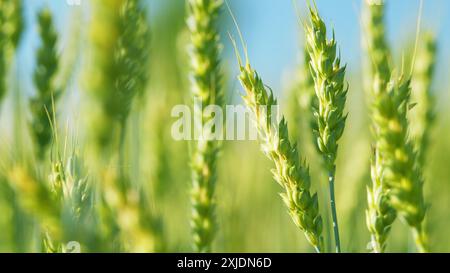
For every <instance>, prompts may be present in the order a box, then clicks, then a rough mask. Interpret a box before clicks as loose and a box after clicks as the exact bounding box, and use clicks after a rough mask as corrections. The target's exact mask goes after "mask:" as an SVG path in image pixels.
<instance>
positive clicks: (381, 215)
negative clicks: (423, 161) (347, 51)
mask: <svg viewBox="0 0 450 273" xmlns="http://www.w3.org/2000/svg"><path fill="white" fill-rule="evenodd" d="M384 10H385V6H384V2H383V1H375V0H366V1H365V7H364V12H365V16H364V28H365V29H364V33H365V43H364V44H365V46H366V48H365V49H366V52H367V54H368V56H369V58H370V62H369V63H370V65H369V67H368V68H369V69H368V71H367V72H368V73H366V80H367V82H368V86H367V88H368V91H369V92H368V97H369V100H368V101H369V105H370V107H369V108H370V116H371V119H372V131H373V138H374V140H375V142H376V141H377V139H379V134H380V133H379V132H380V126H381V125H380V124H378V123H377V120H375V119H374V115H375V113H374V112H375V110H374V105H373V104H374V101H376V100H377V98H378V94H379V93H380V92H381V91H380V90H381V89H384V88H386V85H387V84H388V82H389V80H390V78H391V68H390V63H389V62H390V50H389V47H388V45H387V42H386V38H385V26H384ZM375 78H377V79H378V84H377V85H376V86H375V85H374V80H375ZM376 88H377V89H379V90H375V89H376ZM375 146H376V144H375ZM371 168H372V171H371V174H372V186H371V187H368V188H367V194H368V195H367V197H368V209H367V210H366V224H367V227H368V229H369V232H370V233H371V246H372V248H373V249H372V250H373V251H374V252H384V250H385V248H386V240H387V238H388V236H389V232H390V230H391V225H392V223H393V222H394V221H395V219H396V211H395V209H393V208H389V206H391V205H390V200H389V199H390V197H389V195H388V190H387V187H386V186H385V185H384V184H383V183H384V182H383V179H382V178H383V173H384V169H385V164H384V162H383V161H382V159H381V158H380V153H379V151H378V147H375V153H374V156H373V158H372V167H371Z"/></svg>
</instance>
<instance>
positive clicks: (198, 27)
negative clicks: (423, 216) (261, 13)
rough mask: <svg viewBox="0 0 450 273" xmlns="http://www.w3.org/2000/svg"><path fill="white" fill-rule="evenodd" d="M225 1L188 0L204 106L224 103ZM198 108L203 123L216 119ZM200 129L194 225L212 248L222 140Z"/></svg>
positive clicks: (198, 242)
mask: <svg viewBox="0 0 450 273" xmlns="http://www.w3.org/2000/svg"><path fill="white" fill-rule="evenodd" d="M222 4H223V1H222V0H190V1H188V12H189V17H188V19H187V25H188V28H189V31H190V42H191V46H190V58H191V62H190V63H191V92H192V95H193V97H194V100H195V101H197V102H199V103H201V105H202V107H207V106H208V105H222V104H223V102H222V100H223V98H222V97H223V95H222V92H221V77H222V76H221V73H220V59H219V54H220V47H221V45H220V43H219V34H218V30H217V19H218V15H219V12H220V9H221V7H222ZM203 109H204V108H203ZM196 112H198V116H196V117H195V119H196V120H198V121H199V122H201V124H205V122H208V121H209V120H211V119H213V117H211V116H207V115H206V113H205V112H203V111H196ZM199 130H200V131H199V132H198V134H199V135H201V136H202V138H201V139H200V140H199V141H197V143H196V144H195V148H194V151H193V154H192V158H191V167H192V191H191V202H192V206H193V208H192V217H191V226H192V232H193V237H194V246H195V248H196V250H197V251H199V252H209V251H211V244H212V242H213V240H214V235H215V232H216V222H215V219H214V217H215V215H214V214H215V200H214V199H215V197H214V192H215V184H216V180H217V170H216V164H217V156H218V153H219V150H220V143H218V142H217V141H211V140H209V135H210V134H212V133H213V132H208V131H206V130H203V129H202V128H200V129H199Z"/></svg>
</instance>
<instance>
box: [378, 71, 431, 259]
mask: <svg viewBox="0 0 450 273" xmlns="http://www.w3.org/2000/svg"><path fill="white" fill-rule="evenodd" d="M377 82H379V80H378V81H377V78H375V84H376V86H380V85H379V84H378V85H377ZM376 90H379V91H380V93H379V94H378V96H377V98H376V100H375V101H374V120H375V122H376V123H377V124H378V137H377V149H378V152H379V153H380V158H381V164H382V165H383V177H382V183H383V185H384V186H385V187H386V188H387V189H388V190H389V193H388V195H389V199H390V203H391V204H392V206H393V207H394V208H395V209H396V210H397V213H398V215H399V217H400V218H402V219H403V220H404V221H405V222H406V223H408V225H409V226H410V227H411V228H412V229H413V234H414V236H415V240H416V244H417V246H418V247H419V250H420V251H421V252H426V251H427V242H426V240H427V239H426V235H425V233H424V230H423V227H422V223H423V219H424V217H425V212H426V209H427V208H426V205H425V202H424V198H423V183H424V181H423V178H422V170H421V168H420V165H418V164H417V153H416V151H415V149H414V145H413V144H412V142H411V141H410V139H409V138H408V119H407V114H408V110H409V108H410V104H409V101H410V93H411V89H410V80H409V79H406V80H405V79H403V78H402V77H400V78H398V79H395V80H392V81H390V82H389V83H388V84H387V86H386V89H381V90H380V89H378V88H376Z"/></svg>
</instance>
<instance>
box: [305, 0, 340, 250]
mask: <svg viewBox="0 0 450 273" xmlns="http://www.w3.org/2000/svg"><path fill="white" fill-rule="evenodd" d="M309 11H310V12H309V13H310V18H311V24H310V25H307V24H305V33H306V41H307V50H308V53H309V56H310V68H311V74H312V77H313V79H314V89H315V93H316V97H317V101H318V105H317V108H316V109H315V113H314V115H315V118H316V131H315V133H316V139H317V146H318V149H319V151H320V153H321V154H322V156H323V158H324V162H325V167H326V169H327V171H328V173H329V185H330V203H331V209H332V210H331V212H332V215H333V226H334V236H335V241H336V251H337V252H340V239H339V230H338V221H337V215H336V207H335V200H334V182H335V181H334V180H335V179H334V178H335V173H336V157H337V153H338V141H339V139H340V138H341V137H342V134H343V133H344V128H345V121H346V119H347V115H346V114H345V113H344V108H345V103H346V100H347V91H348V86H347V87H346V86H345V70H346V67H345V66H341V60H340V57H339V56H337V50H336V40H335V39H334V33H333V38H332V39H331V40H328V39H327V29H326V26H325V23H324V22H323V20H322V19H321V18H320V16H319V13H318V11H317V8H316V7H311V6H310V7H309Z"/></svg>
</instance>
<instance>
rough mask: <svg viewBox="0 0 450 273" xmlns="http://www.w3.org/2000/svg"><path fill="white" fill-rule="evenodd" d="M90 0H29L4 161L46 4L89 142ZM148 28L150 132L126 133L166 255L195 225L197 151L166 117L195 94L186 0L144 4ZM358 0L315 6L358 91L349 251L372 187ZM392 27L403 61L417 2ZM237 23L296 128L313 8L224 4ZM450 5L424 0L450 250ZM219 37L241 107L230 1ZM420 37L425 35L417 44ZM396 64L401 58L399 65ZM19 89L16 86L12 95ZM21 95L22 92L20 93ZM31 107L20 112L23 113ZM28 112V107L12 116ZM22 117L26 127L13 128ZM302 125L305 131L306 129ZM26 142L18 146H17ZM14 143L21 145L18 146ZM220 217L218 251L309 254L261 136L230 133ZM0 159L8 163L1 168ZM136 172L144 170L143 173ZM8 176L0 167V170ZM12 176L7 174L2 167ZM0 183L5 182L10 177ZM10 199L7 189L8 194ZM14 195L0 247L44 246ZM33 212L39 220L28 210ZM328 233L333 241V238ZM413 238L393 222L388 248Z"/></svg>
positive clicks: (438, 213) (74, 119)
mask: <svg viewBox="0 0 450 273" xmlns="http://www.w3.org/2000/svg"><path fill="white" fill-rule="evenodd" d="M89 2H90V0H81V5H80V6H77V5H69V4H68V2H67V1H65V0H58V1H45V0H25V1H24V5H23V9H24V15H25V16H24V18H25V30H24V31H25V32H24V34H23V38H22V41H21V44H20V47H19V48H18V51H17V53H16V55H17V56H16V60H15V62H14V64H13V69H12V70H11V73H9V76H8V78H9V80H8V81H9V82H10V83H11V84H10V85H9V86H10V87H9V90H8V96H7V98H6V99H5V100H4V102H3V104H2V107H1V115H0V117H1V118H0V121H1V122H0V132H1V134H0V135H1V137H0V152H1V156H0V157H1V159H0V161H1V164H0V165H2V166H8V164H7V163H6V162H8V161H11V160H13V158H16V157H17V155H15V154H14V153H15V152H14V151H15V150H19V149H20V150H24V152H23V153H25V154H26V151H27V150H29V149H31V148H30V147H29V146H30V145H31V144H30V141H27V140H26V139H27V137H26V133H25V132H24V133H23V135H25V137H24V139H25V140H23V141H22V142H17V135H15V134H14V133H13V132H14V131H17V130H24V131H26V120H27V116H28V113H27V110H26V108H27V102H26V101H27V100H28V98H29V97H30V96H32V95H33V94H34V93H35V90H34V87H33V78H32V74H33V70H34V67H35V59H36V58H35V57H36V56H35V52H36V50H37V48H38V46H39V44H40V42H39V36H38V32H37V27H36V14H37V12H38V11H39V10H40V9H42V8H44V7H48V8H49V9H50V10H51V11H52V12H53V14H54V18H55V25H56V28H57V31H58V34H59V43H58V52H59V54H60V58H61V60H62V62H63V64H62V66H63V69H66V70H67V71H71V72H70V74H71V76H70V77H69V80H68V81H67V82H66V83H65V84H66V85H65V89H66V91H65V93H64V95H63V98H62V102H61V105H60V107H59V109H60V112H61V116H60V120H61V121H60V124H64V125H66V124H67V127H68V128H70V129H69V130H68V131H70V134H72V135H75V136H76V137H80V138H82V135H83V133H82V132H80V128H81V127H82V124H80V123H81V118H80V115H81V114H82V112H83V111H89V109H84V108H83V102H82V96H80V94H81V93H82V92H83V88H84V83H83V77H82V76H80V75H82V74H83V67H84V63H83V62H84V60H85V56H83V55H84V50H83V49H84V47H85V44H86V43H87V39H88V37H87V35H86V32H87V30H88V28H89V21H90V20H95V18H91V17H90V16H89V14H90V8H89ZM144 2H145V3H147V4H148V5H147V6H148V11H149V17H148V18H149V24H150V28H151V48H150V54H151V58H150V62H151V64H150V68H149V74H150V81H149V84H148V87H147V90H146V93H147V96H146V101H145V107H144V110H143V111H142V113H141V117H140V118H139V119H138V120H139V122H140V124H141V126H142V130H140V131H139V132H137V131H134V130H133V129H130V132H129V135H130V136H133V135H134V134H140V141H141V145H142V146H143V147H142V149H136V147H134V146H133V141H131V140H130V143H129V145H128V146H127V147H128V148H129V150H130V154H131V155H130V157H131V158H132V159H131V160H130V162H131V163H130V166H129V168H130V169H133V168H135V167H134V166H133V165H132V164H133V162H138V161H139V164H140V168H136V170H137V171H136V172H134V174H133V176H136V177H137V176H138V177H139V179H138V180H139V181H142V183H149V184H151V185H152V196H153V200H152V204H153V206H152V207H151V208H149V209H152V210H155V211H156V212H157V213H158V214H159V215H160V216H161V219H162V221H163V223H164V224H163V227H164V228H163V229H164V240H165V241H166V242H167V247H166V249H165V251H171V252H172V251H175V252H178V251H181V252H186V251H191V250H192V249H191V243H192V242H191V236H190V228H189V216H190V202H189V189H190V170H189V151H190V148H189V147H190V145H191V143H188V142H176V141H174V140H173V139H172V138H171V135H170V129H171V124H172V123H173V122H174V121H175V119H174V118H172V117H171V116H170V111H171V109H172V107H173V106H174V105H176V104H188V105H191V102H190V92H189V82H188V76H187V75H188V62H189V61H188V56H187V53H186V47H187V44H188V33H187V30H186V27H185V9H186V5H185V3H184V1H181V0H170V1H167V0H148V1H144ZM362 2H363V1H360V0H342V1H335V0H317V6H318V9H319V11H320V14H321V15H322V17H323V19H324V21H325V22H326V23H327V26H328V27H329V28H330V29H331V27H333V28H334V30H335V33H336V39H337V41H338V45H339V49H340V52H341V54H342V60H343V61H344V62H346V63H347V64H348V70H347V71H348V72H347V80H348V82H349V86H350V91H349V99H348V112H349V119H348V121H347V128H346V131H345V135H344V137H343V139H342V140H341V141H340V152H339V158H338V164H337V179H336V181H337V182H336V190H337V208H338V217H339V221H340V230H341V241H342V248H343V250H344V251H346V252H367V251H368V249H367V244H368V242H369V233H368V231H367V228H366V224H365V214H364V213H365V209H366V205H367V201H366V200H367V199H366V186H367V185H370V183H371V180H370V177H369V158H370V152H371V142H370V131H369V124H368V123H369V122H368V121H369V119H368V114H367V108H366V106H365V105H366V101H365V98H364V90H363V84H362V82H363V76H364V70H363V59H364V58H365V56H364V53H363V52H364V51H363V50H362V46H361V44H362V40H363V35H362V30H361V24H362V23H361V16H362V13H361V10H362ZM386 2H387V3H386V7H387V13H386V29H387V35H388V42H389V44H390V46H391V47H392V49H393V52H394V53H395V54H394V56H395V61H396V62H397V63H398V64H400V63H401V59H402V56H407V55H408V54H410V53H411V48H412V47H413V45H414V41H415V34H416V24H417V18H418V14H419V1H418V0H413V1H411V0H390V1H389V0H388V1H386ZM228 3H229V5H230V8H231V10H232V12H233V13H234V15H235V16H236V19H237V21H238V24H239V27H240V28H241V30H242V33H243V36H244V39H245V41H246V43H247V45H248V52H249V56H250V60H251V62H252V65H253V67H254V68H255V69H256V70H257V71H258V73H259V74H260V76H261V77H262V78H263V80H264V81H265V83H266V84H267V85H269V86H270V87H271V88H272V89H273V90H274V92H275V94H276V96H277V97H278V98H279V101H280V102H281V104H282V106H283V108H282V111H283V112H284V114H285V115H287V119H288V122H289V125H290V126H292V128H297V124H296V123H297V122H300V123H301V122H304V121H297V120H296V119H295V117H292V116H291V114H292V112H293V111H294V113H295V111H296V110H295V109H292V108H291V106H290V105H289V104H290V99H289V98H290V97H289V96H290V92H291V89H292V86H293V85H294V84H295V79H296V77H297V75H296V73H297V71H298V68H299V66H301V65H302V58H303V49H302V48H303V32H302V30H301V29H302V27H301V25H300V23H299V20H306V19H307V16H306V15H305V14H306V13H305V11H306V5H305V3H304V1H298V2H297V5H298V9H299V10H300V18H298V16H297V15H296V11H295V8H294V4H293V2H292V1H291V0H281V1H274V0H245V1H240V0H228ZM449 13H450V2H449V1H446V0H426V1H424V8H423V18H422V25H421V28H422V30H423V31H431V32H433V33H434V34H435V36H436V37H437V41H438V55H437V59H436V60H437V64H436V73H435V78H434V82H433V92H434V94H435V96H436V97H437V99H436V116H437V119H436V123H435V124H434V127H433V131H432V136H431V143H430V149H429V154H428V157H427V158H428V160H427V165H426V170H425V173H426V174H425V178H426V185H425V188H426V191H425V199H426V201H427V202H428V203H429V211H428V215H427V218H426V222H427V228H428V230H429V233H430V242H431V250H432V251H436V252H447V251H450V237H449V236H448V234H447V231H448V227H449V226H450V214H449V213H448V212H447V208H448V207H449V206H450V168H449V162H450V139H449V137H448V136H449V134H450V118H449V117H450V115H449V113H450V112H449V105H450V98H449V76H450V75H449V72H448V71H449V65H450V17H449ZM220 22H221V23H220V28H221V39H222V43H223V45H224V50H223V54H222V58H223V63H222V68H223V72H224V74H225V86H226V92H227V95H226V96H227V100H228V101H229V102H230V104H231V103H232V104H240V103H242V101H241V98H240V94H241V93H242V90H241V89H240V85H239V83H238V81H237V78H236V76H237V75H238V66H237V61H236V58H235V55H234V51H233V47H232V45H231V43H230V39H229V38H228V33H231V34H232V35H233V36H237V32H236V28H235V26H234V25H233V22H232V20H231V16H230V14H229V12H228V11H227V10H226V9H224V10H223V12H222V14H221V18H220ZM421 41H422V39H420V38H419V43H420V42H421ZM399 67H400V65H399ZM13 90H14V92H13ZM17 94H20V95H19V98H17ZM22 110H23V111H22ZM17 112H21V114H20V115H16V114H14V113H17ZM17 124H21V125H20V126H19V127H20V128H19V129H17V128H16V127H17ZM299 128H300V129H298V130H295V129H294V130H292V129H291V131H296V133H293V134H294V135H295V137H299V138H300V147H301V150H303V151H304V152H303V153H302V154H303V155H304V156H305V157H306V158H307V160H308V162H309V164H310V166H311V175H312V180H313V185H314V186H313V187H314V188H315V189H316V190H317V191H319V193H320V198H321V211H322V213H323V214H324V215H327V213H328V212H327V211H328V209H329V205H328V203H327V202H326V200H327V191H326V182H327V181H326V177H325V176H324V174H323V172H322V171H321V167H320V162H319V159H318V157H317V155H315V151H314V148H313V147H312V144H310V143H312V141H311V140H310V139H309V138H310V136H309V132H305V130H302V129H301V128H302V127H301V126H299ZM303 129H304V127H303ZM18 143H19V144H18ZM16 145H20V147H19V146H16ZM218 166H219V175H218V182H217V187H218V188H217V195H216V196H217V204H218V209H217V213H216V214H217V219H218V222H219V230H218V233H217V239H216V240H215V243H214V251H217V252H312V251H313V250H312V249H311V248H310V247H309V245H308V243H307V242H306V240H305V239H304V236H303V234H302V233H301V232H299V231H298V230H297V228H296V227H295V226H294V225H293V224H292V221H291V219H290V217H289V215H288V214H287V213H286V209H285V207H284V205H283V204H282V202H281V200H280V198H279V196H278V194H277V193H278V192H280V191H281V189H280V187H279V186H278V185H277V184H276V183H275V182H274V180H273V179H272V175H271V173H270V168H271V163H270V162H269V161H268V160H266V158H265V157H264V156H263V154H262V153H261V152H260V151H259V146H258V143H257V142H254V141H230V142H225V143H224V149H223V151H222V153H221V156H220V159H219V161H218ZM3 169H4V167H2V169H1V170H3ZM139 170H140V171H139ZM2 177H3V175H2ZM5 177H6V175H5ZM5 177H4V178H3V179H2V180H6V178H5ZM3 195H6V194H4V193H3ZM10 201H11V200H9V199H8V198H6V197H3V198H2V199H0V230H3V231H4V232H1V233H0V251H36V249H35V248H33V246H28V245H27V244H26V243H25V244H24V245H22V246H20V247H19V246H18V244H17V237H20V236H25V235H24V234H25V233H26V232H23V233H19V232H18V231H17V229H18V227H20V228H22V229H24V230H26V228H23V226H27V225H32V223H33V221H31V220H30V221H28V220H23V221H21V219H17V217H19V218H20V217H23V219H29V218H30V217H31V216H30V215H28V214H27V213H24V214H23V215H22V216H21V214H19V213H21V212H20V210H21V208H20V206H19V207H18V208H16V207H15V205H14V204H13V205H11V202H10ZM31 218H32V217H31ZM329 232H330V231H329V230H325V233H324V234H325V237H327V236H330V234H329ZM413 245H414V243H413V241H412V238H410V233H409V231H408V228H407V227H406V225H404V224H402V223H400V222H399V221H396V223H395V224H394V228H393V231H392V235H391V236H390V239H389V243H388V251H392V252H407V251H414V246H413Z"/></svg>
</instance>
